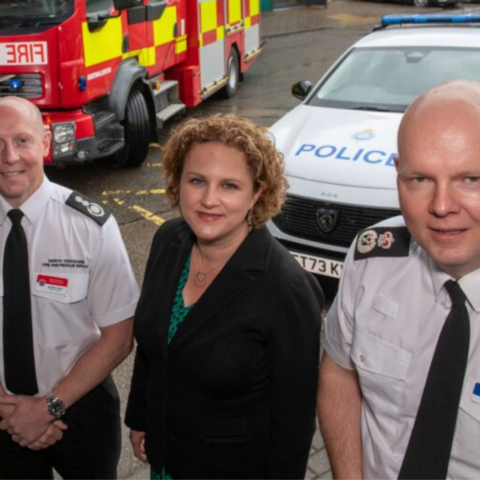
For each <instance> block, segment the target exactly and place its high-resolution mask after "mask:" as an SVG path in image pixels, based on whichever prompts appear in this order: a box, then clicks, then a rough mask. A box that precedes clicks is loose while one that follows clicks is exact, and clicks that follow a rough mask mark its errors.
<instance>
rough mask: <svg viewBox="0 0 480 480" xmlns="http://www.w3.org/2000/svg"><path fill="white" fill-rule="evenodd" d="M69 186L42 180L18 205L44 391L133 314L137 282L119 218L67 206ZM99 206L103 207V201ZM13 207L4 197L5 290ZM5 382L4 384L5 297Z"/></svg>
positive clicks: (0, 232) (0, 208)
mask: <svg viewBox="0 0 480 480" xmlns="http://www.w3.org/2000/svg"><path fill="white" fill-rule="evenodd" d="M71 193H72V191H71V190H69V189H67V188H64V187H61V186H60V185H56V184H54V183H51V182H50V181H49V180H48V179H46V178H45V180H44V181H43V183H42V185H41V187H40V188H39V189H38V190H37V191H36V192H35V193H34V194H33V195H32V196H31V197H30V198H29V199H28V200H27V201H26V202H25V203H24V204H23V205H22V206H21V210H22V212H23V213H24V217H23V218H22V226H23V228H24V230H25V235H26V237H27V243H28V248H29V273H30V292H31V299H32V324H33V340H34V350H35V352H34V353H35V368H36V374H37V383H38V388H39V395H45V394H46V393H47V392H48V391H50V390H52V388H53V387H54V386H55V385H57V384H58V383H59V382H60V381H61V380H62V379H63V378H64V377H65V376H66V375H67V374H68V373H69V371H70V370H71V368H72V367H73V365H74V364H75V362H76V361H77V359H78V358H79V357H80V356H81V355H82V354H83V353H84V352H85V351H86V350H87V349H88V348H90V347H91V346H92V345H93V344H94V343H96V342H97V341H98V340H99V338H100V330H99V327H100V328H101V327H107V326H109V325H113V324H115V323H117V322H121V321H122V320H125V319H127V318H130V317H132V316H133V314H134V311H135V306H136V303H137V300H138V286H137V283H136V281H135V277H134V275H133V271H132V268H131V265H130V261H129V259H128V255H127V252H126V250H125V246H124V244H123V240H122V237H121V234H120V230H119V228H118V225H117V222H116V221H115V219H114V218H113V217H112V216H111V217H110V218H108V220H107V221H106V222H105V224H104V225H103V226H100V225H99V224H97V223H96V222H95V221H94V220H92V218H90V217H88V216H87V215H85V214H84V213H81V212H79V211H77V210H75V209H74V208H72V207H70V206H68V205H66V203H65V202H66V200H67V199H68V197H69V196H70V194H71ZM95 208H96V209H94V212H96V213H98V211H99V210H100V211H101V209H99V207H95ZM11 209H12V207H11V206H10V205H9V204H8V203H7V202H6V201H5V200H4V199H3V198H1V197H0V252H1V253H0V296H2V297H3V251H4V249H5V242H6V240H7V237H8V234H9V233H10V229H11V226H12V224H11V221H10V219H9V218H8V217H7V213H8V211H9V210H11ZM0 380H1V382H2V385H4V386H5V372H4V359H3V300H0Z"/></svg>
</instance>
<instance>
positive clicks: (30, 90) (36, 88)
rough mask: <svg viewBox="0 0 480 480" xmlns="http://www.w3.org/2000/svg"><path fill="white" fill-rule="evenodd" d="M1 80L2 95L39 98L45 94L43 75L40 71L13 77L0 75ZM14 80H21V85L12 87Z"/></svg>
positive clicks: (0, 92)
mask: <svg viewBox="0 0 480 480" xmlns="http://www.w3.org/2000/svg"><path fill="white" fill-rule="evenodd" d="M2 77H3V79H2ZM5 77H7V78H5ZM0 80H1V81H0V97H6V96H9V95H15V96H17V97H23V98H39V97H41V96H42V95H43V88H42V77H41V76H40V74H39V73H22V74H18V75H12V76H11V77H10V75H0ZM12 81H19V82H20V87H19V88H12Z"/></svg>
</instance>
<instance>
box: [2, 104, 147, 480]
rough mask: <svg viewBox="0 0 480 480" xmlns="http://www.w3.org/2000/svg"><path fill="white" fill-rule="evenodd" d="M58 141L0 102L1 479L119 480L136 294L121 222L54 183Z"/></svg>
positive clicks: (27, 112) (33, 111)
mask: <svg viewBox="0 0 480 480" xmlns="http://www.w3.org/2000/svg"><path fill="white" fill-rule="evenodd" d="M50 139H51V133H50V132H49V131H45V130H44V127H43V123H42V118H41V114H40V112H39V110H38V109H37V108H36V107H35V106H34V105H33V104H32V103H30V102H28V101H27V100H24V99H21V98H17V97H4V98H2V99H0V264H1V265H2V266H1V267H0V273H1V272H3V275H2V277H1V279H2V282H1V284H0V287H1V288H0V295H2V297H3V298H2V300H3V301H0V417H1V421H0V478H42V479H43V478H52V467H53V468H55V469H56V470H57V471H58V472H59V473H60V475H61V476H62V477H64V478H84V479H86V478H116V466H117V463H118V459H119V455H120V417H119V401H118V393H117V391H116V388H115V385H114V384H113V381H112V379H111V376H110V373H111V371H112V370H113V369H114V368H115V367H116V366H117V365H118V364H119V363H121V362H122V361H123V360H124V359H125V357H126V356H127V355H128V354H129V353H130V351H131V349H132V346H133V340H132V316H133V313H134V309H135V305H136V302H137V299H138V288H137V285H136V282H135V278H134V276H133V272H132V269H131V266H130V262H129V259H128V256H127V253H126V250H125V247H124V244H123V241H122V239H121V235H120V231H119V228H118V225H117V223H116V221H115V220H114V218H113V217H112V216H110V214H109V213H108V212H107V211H105V210H104V209H103V207H101V206H100V205H98V204H96V203H94V202H92V201H90V200H88V199H87V198H86V197H84V196H83V195H81V194H79V193H77V192H72V191H71V190H69V189H66V188H64V187H61V186H59V185H56V184H54V183H51V182H50V181H49V180H48V179H47V178H46V177H45V175H44V171H43V157H44V155H46V154H47V152H48V150H49V148H50ZM25 240H26V241H25ZM23 244H25V245H24V246H25V249H24V251H25V255H24V253H23V251H22V250H21V248H22V245H23ZM27 252H28V253H27ZM18 258H25V266H24V267H22V266H21V265H20V266H18V265H17V264H16V263H15V262H16V261H17V260H18ZM23 270H25V273H26V275H25V281H24V283H23V284H22V283H21V282H22V281H23V280H22V279H21V278H20V277H21V276H22V274H21V273H20V272H23ZM12 272H13V273H12ZM12 285H13V287H12ZM19 285H23V286H22V287H19ZM25 292H26V293H27V295H26V296H24V297H22V295H24V294H25ZM19 312H20V313H19ZM23 322H26V323H23Z"/></svg>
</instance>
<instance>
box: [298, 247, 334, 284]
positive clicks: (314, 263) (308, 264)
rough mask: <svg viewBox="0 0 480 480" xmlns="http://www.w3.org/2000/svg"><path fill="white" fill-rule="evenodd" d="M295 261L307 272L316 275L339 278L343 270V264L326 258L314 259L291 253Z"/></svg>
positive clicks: (310, 256)
mask: <svg viewBox="0 0 480 480" xmlns="http://www.w3.org/2000/svg"><path fill="white" fill-rule="evenodd" d="M290 253H291V254H292V255H293V256H294V258H295V260H297V262H298V263H299V264H300V265H301V266H302V267H303V268H304V269H305V270H306V271H307V272H312V273H315V274H317V275H325V276H327V277H333V278H340V275H341V274H342V269H343V262H338V261H336V260H330V259H328V258H321V257H314V256H313V255H306V254H304V253H299V252H292V251H290Z"/></svg>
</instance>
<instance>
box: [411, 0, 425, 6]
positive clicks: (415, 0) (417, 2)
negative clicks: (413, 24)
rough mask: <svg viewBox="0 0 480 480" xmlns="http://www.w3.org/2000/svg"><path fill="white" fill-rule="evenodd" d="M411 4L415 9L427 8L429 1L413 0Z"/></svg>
mask: <svg viewBox="0 0 480 480" xmlns="http://www.w3.org/2000/svg"><path fill="white" fill-rule="evenodd" d="M413 4H414V5H415V6H416V7H428V4H429V1H428V0H413Z"/></svg>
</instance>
